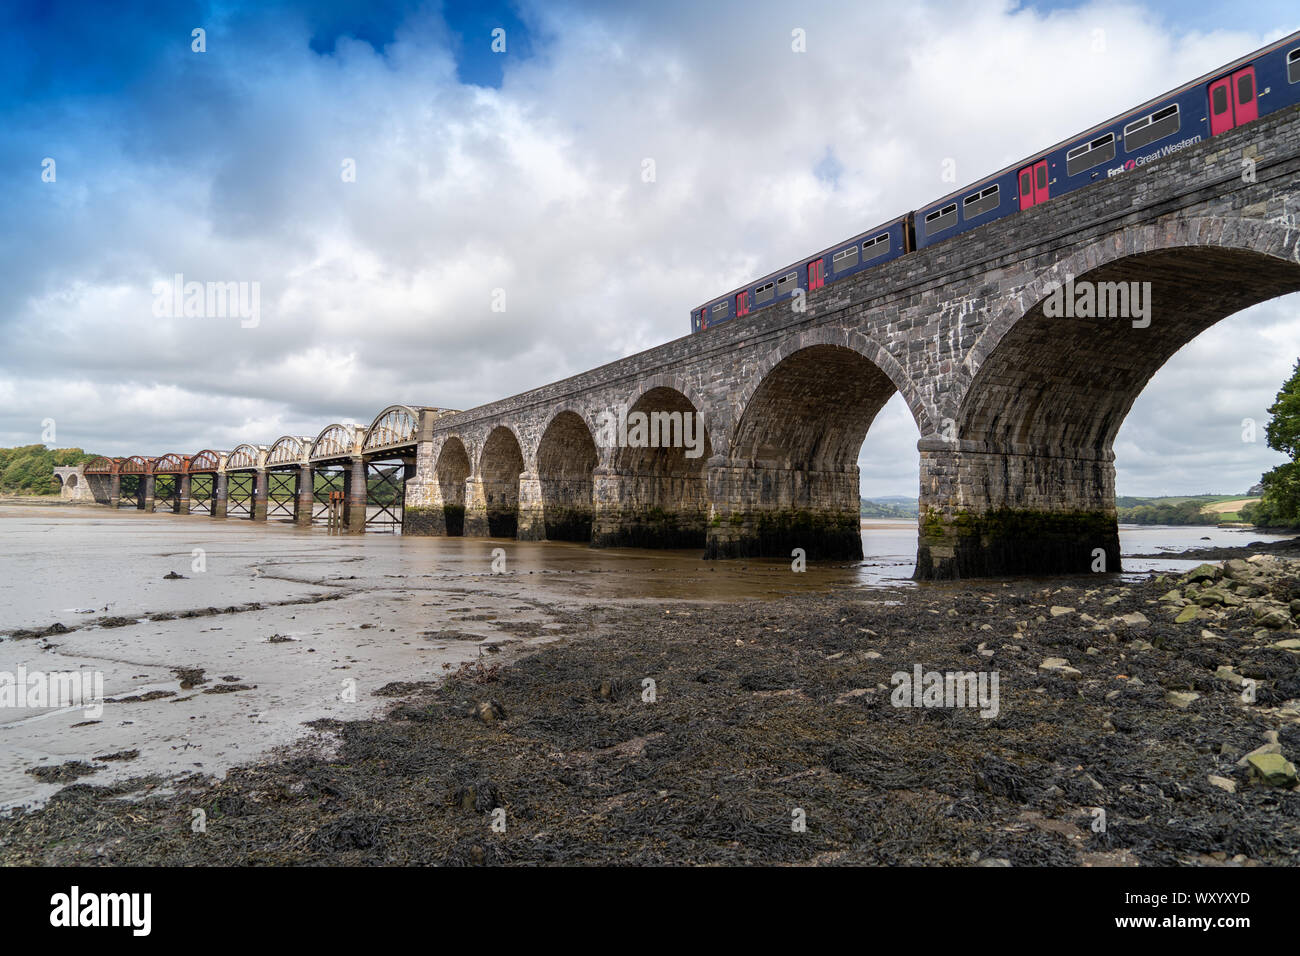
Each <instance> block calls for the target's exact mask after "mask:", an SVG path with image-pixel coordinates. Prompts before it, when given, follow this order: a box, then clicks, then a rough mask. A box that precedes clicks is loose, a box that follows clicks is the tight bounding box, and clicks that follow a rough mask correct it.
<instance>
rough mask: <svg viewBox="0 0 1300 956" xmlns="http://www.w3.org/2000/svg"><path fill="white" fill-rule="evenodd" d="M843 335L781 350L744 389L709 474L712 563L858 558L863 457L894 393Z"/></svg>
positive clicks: (885, 378)
mask: <svg viewBox="0 0 1300 956" xmlns="http://www.w3.org/2000/svg"><path fill="white" fill-rule="evenodd" d="M810 338H811V337H810ZM846 338H847V336H840V335H833V336H829V337H828V340H824V341H822V342H815V341H808V340H805V343H804V344H803V345H802V346H800V345H799V344H798V343H790V344H788V345H783V346H781V347H780V348H779V349H777V350H776V354H775V355H773V356H772V357H771V358H772V359H775V361H771V360H769V361H768V362H765V363H764V366H765V371H764V372H763V374H762V378H761V380H759V381H757V383H756V384H755V385H754V387H753V388H752V389H749V390H747V393H746V395H745V396H744V398H745V404H744V405H743V406H742V408H741V410H740V414H739V416H738V423H737V425H736V428H735V432H734V434H733V436H732V439H731V442H730V453H729V455H728V456H727V460H726V461H725V462H724V463H722V464H720V465H717V466H715V467H714V469H713V472H712V474H711V476H710V481H711V487H710V497H711V500H712V503H713V515H712V520H711V521H710V535H709V548H708V550H709V554H710V555H711V556H726V557H733V556H744V555H783V556H788V555H789V554H790V553H791V551H792V550H793V549H794V548H802V549H803V550H804V553H805V554H806V555H807V556H808V557H810V558H836V559H843V558H850V559H856V558H861V557H862V534H861V518H860V510H859V498H858V453H859V450H860V449H861V448H862V443H863V441H864V440H865V438H866V435H867V431H868V429H870V427H871V423H872V422H873V421H874V420H875V418H876V415H877V414H879V412H880V410H881V409H882V408H883V407H884V405H885V403H886V402H887V401H889V399H890V398H891V397H892V396H893V395H894V393H895V392H896V391H898V387H897V386H896V385H895V384H894V380H893V379H892V378H891V377H890V376H889V375H888V374H886V373H885V372H884V371H883V370H882V369H881V368H880V366H879V365H877V364H876V363H875V362H874V361H873V360H872V359H870V358H868V357H867V356H866V355H864V354H863V351H862V350H861V348H854V347H852V346H850V345H846V344H843V343H844V341H845V340H846Z"/></svg>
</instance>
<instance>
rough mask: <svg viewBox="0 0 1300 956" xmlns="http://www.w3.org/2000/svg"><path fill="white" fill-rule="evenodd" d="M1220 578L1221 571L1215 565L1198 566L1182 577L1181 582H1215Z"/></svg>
mask: <svg viewBox="0 0 1300 956" xmlns="http://www.w3.org/2000/svg"><path fill="white" fill-rule="evenodd" d="M1222 576H1223V569H1222V568H1220V567H1219V566H1218V565H1217V564H1198V565H1197V566H1196V567H1194V568H1192V570H1190V571H1188V572H1187V573H1186V574H1185V575H1183V580H1184V581H1186V582H1187V583H1188V584H1195V583H1197V582H1198V581H1217V580H1219V578H1220V577H1222Z"/></svg>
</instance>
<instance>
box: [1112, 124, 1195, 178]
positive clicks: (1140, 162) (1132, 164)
mask: <svg viewBox="0 0 1300 956" xmlns="http://www.w3.org/2000/svg"><path fill="white" fill-rule="evenodd" d="M1200 141H1201V137H1200V135H1199V134H1198V135H1196V136H1189V137H1188V138H1187V139H1181V140H1179V141H1178V142H1176V143H1170V144H1169V145H1168V146H1161V147H1160V148H1159V149H1157V150H1155V151H1154V152H1150V153H1147V154H1146V155H1145V156H1135V157H1133V158H1132V159H1129V160H1125V162H1124V165H1122V166H1116V167H1114V168H1113V169H1107V170H1106V176H1107V178H1109V177H1111V176H1118V175H1119V174H1120V173H1129V172H1132V171H1133V170H1135V169H1137V168H1138V167H1139V166H1145V165H1146V164H1147V163H1154V162H1155V161H1156V160H1157V159H1164V158H1165V157H1166V156H1168V155H1169V154H1170V153H1176V152H1178V151H1179V150H1180V149H1186V148H1187V147H1188V146H1195V145H1196V144H1197V143H1199V142H1200Z"/></svg>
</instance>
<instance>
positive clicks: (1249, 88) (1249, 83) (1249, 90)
mask: <svg viewBox="0 0 1300 956" xmlns="http://www.w3.org/2000/svg"><path fill="white" fill-rule="evenodd" d="M1254 98H1255V77H1254V75H1253V74H1252V73H1251V72H1250V71H1249V70H1242V71H1241V73H1239V74H1237V102H1238V103H1249V102H1250V101H1251V100H1253V99H1254ZM1237 122H1241V120H1238V121H1237Z"/></svg>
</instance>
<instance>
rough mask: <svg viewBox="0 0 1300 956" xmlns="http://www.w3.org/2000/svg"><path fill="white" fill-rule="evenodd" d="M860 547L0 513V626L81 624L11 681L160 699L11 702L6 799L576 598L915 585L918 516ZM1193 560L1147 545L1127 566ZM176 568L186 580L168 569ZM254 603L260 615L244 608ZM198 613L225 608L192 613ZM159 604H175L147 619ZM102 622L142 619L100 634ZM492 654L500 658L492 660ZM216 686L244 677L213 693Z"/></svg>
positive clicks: (524, 637)
mask: <svg viewBox="0 0 1300 956" xmlns="http://www.w3.org/2000/svg"><path fill="white" fill-rule="evenodd" d="M1203 536H1205V537H1209V538H1210V539H1211V540H1209V541H1204V540H1201V539H1202V537H1203ZM1120 537H1121V545H1122V548H1123V550H1124V552H1125V553H1135V552H1155V551H1159V550H1164V549H1182V548H1187V547H1201V546H1206V545H1237V544H1245V543H1248V542H1249V541H1252V540H1271V536H1263V535H1257V534H1253V533H1249V532H1240V531H1234V530H1226V529H1225V530H1218V529H1202V528H1155V527H1142V528H1122V529H1121V534H1120ZM1272 537H1275V536H1272ZM863 545H864V551H865V552H866V558H865V559H864V560H863V561H862V562H854V563H847V564H839V565H831V566H826V565H818V564H814V565H810V566H809V567H808V570H807V572H806V573H803V574H794V573H792V572H791V566H790V562H789V561H787V560H777V559H772V560H744V561H703V560H701V558H700V555H699V552H698V551H638V550H620V549H610V550H593V549H591V548H588V547H586V546H585V545H580V544H566V543H555V542H516V541H506V540H491V539H481V538H427V537H409V538H404V537H401V536H399V535H391V534H367V535H355V536H348V535H344V536H331V535H328V534H326V533H325V532H324V530H323V529H320V528H316V529H310V530H304V529H300V528H296V527H294V526H293V525H292V524H290V523H287V522H278V521H272V522H269V523H267V524H254V523H253V522H250V521H240V520H233V519H228V520H225V521H214V520H213V519H211V518H207V517H203V516H179V515H170V514H155V515H148V514H144V513H142V512H137V511H125V510H124V511H109V510H107V509H103V508H97V507H68V506H31V505H21V506H20V505H0V633H4V632H8V631H12V630H14V629H17V628H44V627H46V626H48V625H50V624H52V623H54V622H59V623H61V624H63V625H64V626H66V627H68V628H72V629H73V630H71V631H70V632H69V633H66V634H60V635H53V636H50V637H48V638H38V639H24V640H11V639H3V640H0V675H5V674H11V675H12V674H16V673H17V671H18V668H20V667H23V668H26V669H27V670H28V671H29V672H30V671H42V672H47V673H48V672H68V671H78V670H81V671H93V672H94V673H97V674H100V675H102V679H103V682H104V687H103V692H104V696H105V697H107V698H109V699H112V698H120V697H127V696H136V695H140V694H145V693H148V692H150V691H163V692H167V693H168V694H169V695H170V696H167V697H163V698H160V699H156V700H151V701H129V702H118V703H105V704H104V705H103V710H102V713H100V714H96V713H93V712H88V711H87V710H86V709H85V708H83V707H70V708H65V709H62V710H59V709H51V708H41V707H16V706H15V707H4V708H0V806H12V805H14V804H17V803H28V804H34V803H39V802H40V801H42V800H43V799H45V798H47V797H48V796H49V795H50V794H51V793H53V792H55V791H56V790H57V789H58V788H59V786H60V785H58V784H51V783H42V782H40V781H38V780H37V779H36V778H35V777H33V776H31V775H29V774H27V773H26V772H25V771H26V770H27V769H28V768H31V767H33V766H37V765H48V766H53V765H57V764H61V763H63V762H64V761H68V760H85V761H94V759H95V758H96V757H98V756H100V755H103V754H107V753H113V752H117V751H122V750H139V751H140V753H139V756H138V757H136V758H135V759H132V760H126V761H120V762H112V763H102V762H101V763H100V764H99V765H100V767H101V769H100V770H99V771H98V772H96V773H94V774H92V775H90V776H88V777H83V778H82V782H88V783H94V784H103V783H107V782H111V781H114V780H118V779H122V778H125V777H128V776H135V775H140V774H145V773H154V772H157V773H163V774H174V773H180V772H184V771H201V772H205V773H218V774H220V773H223V772H224V771H225V770H226V769H228V768H229V767H231V766H233V765H235V764H237V763H241V762H244V761H247V760H251V759H253V758H255V757H258V756H260V755H263V754H265V753H266V752H267V751H268V750H270V749H271V748H273V747H275V746H277V745H280V744H287V743H290V742H292V741H294V740H296V739H299V738H300V737H302V736H303V734H304V733H306V730H305V728H304V727H303V726H302V725H303V723H304V722H306V721H310V720H315V719H318V718H321V717H336V718H339V719H349V718H357V717H361V716H365V715H367V714H370V713H374V712H377V711H379V710H381V709H382V708H383V707H384V706H385V705H386V704H387V703H388V702H389V700H390V699H389V698H386V697H383V696H382V695H377V694H376V693H375V692H376V691H377V690H378V689H379V688H381V687H383V685H385V684H387V683H389V682H391V681H397V680H401V681H419V680H430V679H435V678H438V677H440V676H441V675H443V674H444V673H445V672H446V670H445V669H446V667H447V666H451V667H456V666H459V665H461V664H463V663H465V662H470V661H474V660H475V659H479V658H482V659H484V660H500V659H502V658H503V657H508V656H509V655H510V654H512V653H515V652H518V651H521V650H527V649H528V648H530V647H534V646H537V645H539V644H542V643H545V642H546V641H549V640H554V639H556V638H557V637H561V636H564V635H565V634H568V633H573V632H574V631H575V629H577V630H580V629H581V627H582V626H583V625H582V624H581V615H580V613H579V615H578V616H577V617H575V616H574V614H575V613H578V612H581V610H582V609H584V608H592V607H599V606H602V605H607V604H610V603H617V602H620V601H639V602H644V601H647V600H649V601H655V600H664V601H682V600H687V601H701V602H710V601H731V600H743V599H753V598H760V599H761V598H766V597H775V596H778V595H784V594H790V593H792V592H796V591H800V590H808V589H814V590H821V589H826V588H835V587H873V586H880V585H886V586H888V585H898V584H908V579H909V577H910V575H911V573H912V570H913V566H914V561H915V549H916V524H915V522H913V521H906V520H889V519H872V520H870V521H864V522H863ZM498 549H499V551H498ZM494 551H497V552H498V553H497V555H496V556H504V560H505V565H504V570H503V573H493V559H494ZM1194 563H1195V562H1192V561H1188V560H1186V559H1179V558H1177V557H1170V558H1156V559H1141V560H1136V559H1135V560H1131V561H1129V562H1126V571H1145V570H1148V569H1156V568H1158V569H1167V568H1176V567H1180V566H1187V565H1191V564H1194ZM170 571H175V572H177V573H179V574H181V575H183V576H184V577H183V579H179V580H166V579H164V575H165V574H167V573H168V572H170ZM908 586H911V585H910V584H908ZM322 598H329V599H328V600H320V599H322ZM254 602H255V603H256V604H257V605H260V606H259V607H258V608H257V609H254V610H237V609H239V608H241V607H242V606H244V605H248V604H250V603H254ZM289 602H296V603H289ZM307 602H310V603H307ZM208 608H213V609H221V610H218V611H217V612H216V613H212V614H204V615H203V616H191V617H184V616H181V615H183V614H184V613H185V612H188V611H195V610H200V611H202V610H204V609H208ZM226 609H229V610H226ZM160 615H166V616H171V615H176V616H175V617H170V619H165V618H164V619H151V617H153V618H159V616H160ZM106 616H114V617H121V618H127V619H130V620H133V621H134V623H130V624H127V625H125V626H121V627H111V628H110V627H103V626H100V625H99V624H98V623H97V622H98V620H99V619H100V618H103V617H106ZM575 621H576V622H578V623H575ZM273 635H277V636H278V639H277V640H276V641H271V640H269V639H270V638H271V637H272V636H273ZM285 638H287V640H285ZM491 646H495V647H496V648H497V649H498V650H502V651H504V652H505V653H504V654H502V655H501V657H488V656H487V655H488V651H489V648H490V647H491ZM179 667H200V668H203V669H204V671H205V676H206V677H207V678H208V681H207V682H206V683H204V684H202V685H200V686H199V687H196V688H193V689H189V690H186V689H182V688H181V687H180V684H179V680H178V678H177V676H176V674H175V673H174V672H173V669H174V668H179ZM223 678H233V680H225V681H223ZM223 683H225V684H235V685H239V686H242V687H246V688H248V689H245V690H239V691H237V692H234V693H217V694H214V693H205V691H210V690H211V689H212V688H214V687H218V686H221V685H222V684H223ZM349 687H351V688H352V689H353V690H354V691H355V695H354V696H352V697H351V699H349V694H348V693H347V691H348V688H349ZM92 720H94V721H95V722H93V723H92V722H90V721H92Z"/></svg>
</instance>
